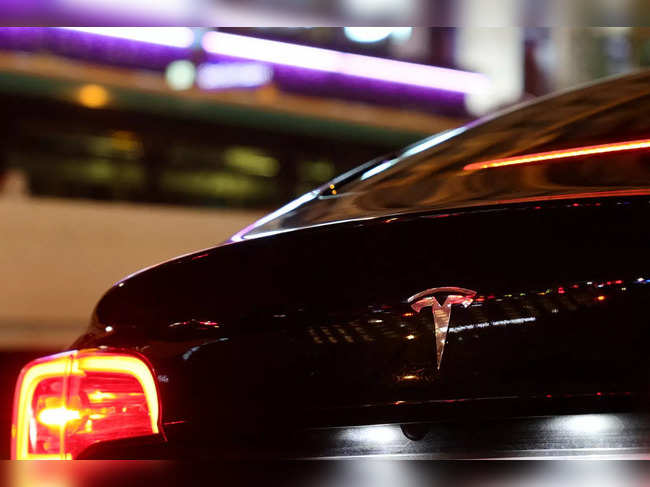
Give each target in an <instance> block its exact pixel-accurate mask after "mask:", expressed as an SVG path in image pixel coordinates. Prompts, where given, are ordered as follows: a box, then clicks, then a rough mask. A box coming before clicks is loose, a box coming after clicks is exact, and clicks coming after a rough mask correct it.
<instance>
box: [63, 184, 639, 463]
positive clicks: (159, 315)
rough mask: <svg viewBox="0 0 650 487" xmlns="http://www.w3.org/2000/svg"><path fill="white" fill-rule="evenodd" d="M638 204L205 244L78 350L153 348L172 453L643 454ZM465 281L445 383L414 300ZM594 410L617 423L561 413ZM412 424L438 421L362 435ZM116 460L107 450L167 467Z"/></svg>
mask: <svg viewBox="0 0 650 487" xmlns="http://www.w3.org/2000/svg"><path fill="white" fill-rule="evenodd" d="M639 193H643V191H640V190H639V191H637V192H636V195H633V196H609V197H601V198H593V197H589V198H584V197H574V198H567V199H550V200H540V201H533V202H527V203H519V204H509V205H501V206H488V207H473V208H469V209H466V210H462V209H459V210H454V211H453V212H430V213H427V212H423V213H418V214H411V215H404V216H398V217H385V218H384V217H382V218H375V219H370V220H365V221H355V222H348V223H340V224H337V225H329V226H323V227H317V228H312V229H305V230H299V231H294V232H289V233H286V234H280V235H276V236H274V237H272V238H259V239H254V240H250V241H246V242H240V243H237V244H232V245H226V246H222V247H218V248H215V249H212V250H207V251H204V252H201V253H197V254H193V255H190V256H186V257H183V258H180V259H177V260H175V261H170V262H168V263H166V264H163V265H161V266H159V267H155V268H153V269H150V270H148V271H146V272H143V273H140V274H137V275H135V276H133V277H131V278H130V279H127V280H125V281H123V282H121V283H119V284H118V285H116V286H114V287H113V288H112V289H111V290H110V291H109V292H108V293H107V295H106V296H105V297H104V298H103V299H102V301H101V302H100V304H99V305H98V307H97V310H96V316H95V319H94V322H93V324H92V325H91V328H90V330H89V333H88V334H87V335H85V336H84V337H82V338H81V339H80V340H79V341H78V342H77V343H76V344H75V347H93V346H97V345H108V346H111V345H115V346H120V347H125V346H128V347H135V348H136V349H137V350H138V351H139V352H141V353H142V354H144V355H146V356H147V358H148V359H149V360H150V361H151V363H152V364H153V367H154V369H155V371H156V373H157V380H158V384H159V388H160V395H161V398H162V415H163V424H164V430H165V432H166V434H167V438H168V441H169V442H168V443H167V445H166V446H165V447H164V448H159V447H158V446H152V447H150V448H152V449H153V451H155V452H156V453H155V455H165V454H167V455H172V456H178V455H191V456H195V455H205V456H211V455H214V454H220V455H226V456H247V455H259V456H267V455H269V454H273V455H279V456H285V455H286V456H297V457H301V456H337V455H356V454H382V453H401V454H405V453H409V454H424V455H429V454H436V455H441V456H445V455H453V454H454V452H455V453H456V455H457V456H458V455H460V456H475V455H477V456H489V455H497V456H509V455H510V454H514V453H513V452H517V451H519V452H520V451H522V450H530V451H531V452H536V451H541V450H544V449H547V450H549V451H554V450H557V449H569V450H570V449H577V450H578V451H587V450H585V449H593V451H601V450H604V451H613V450H611V448H617V449H619V450H617V451H629V452H638V451H644V448H645V447H647V446H649V445H648V443H649V440H648V439H647V438H650V437H649V436H648V435H645V434H644V432H645V431H647V427H648V422H647V420H646V419H643V417H639V416H636V414H637V413H639V412H640V413H643V412H644V411H645V410H647V407H646V396H647V395H648V394H647V393H648V391H650V377H649V372H650V367H649V365H650V363H649V362H650V354H648V343H649V339H650V328H649V325H650V323H649V321H648V313H647V303H648V298H649V297H650V259H649V257H648V249H649V248H650V246H649V244H650V230H648V225H647V223H646V222H647V221H648V215H649V212H650V198H649V197H646V196H642V195H640V194H639ZM450 286H453V287H461V288H465V289H469V290H473V291H476V292H477V295H476V296H475V298H474V299H473V302H472V304H471V305H469V306H468V307H467V308H464V307H463V306H453V307H452V308H451V316H450V321H449V331H448V334H447V340H446V345H445V348H444V355H443V356H442V360H441V363H440V369H438V367H437V356H436V345H435V340H434V329H433V327H434V319H433V314H432V311H431V308H425V309H422V310H421V311H420V312H419V313H417V312H415V311H414V310H413V308H412V307H411V306H410V305H409V303H408V302H407V299H408V298H409V297H410V296H412V295H414V294H416V293H418V292H420V291H422V290H425V289H428V288H435V287H450ZM578 413H590V414H594V415H596V416H594V417H592V419H593V418H595V419H594V421H596V423H597V424H600V423H598V421H601V423H602V421H605V423H602V424H601V426H602V425H603V424H604V425H605V426H607V425H608V424H610V423H611V421H613V423H611V424H614V425H618V426H616V428H615V430H614V431H613V432H612V431H610V432H607V431H605V433H607V434H605V433H603V431H604V430H599V432H598V434H596V435H595V436H593V435H592V436H593V437H592V436H589V434H590V431H591V430H590V428H592V426H593V425H590V424H587V426H586V427H585V428H586V429H585V428H582V429H581V427H580V426H578V427H577V429H576V428H573V430H572V429H571V428H572V427H571V424H569V426H568V427H565V426H566V424H565V423H562V422H561V421H560V420H557V421H560V422H557V421H556V422H553V421H555V420H550V419H549V416H550V417H551V419H552V418H553V417H556V415H559V414H571V415H575V414H578ZM601 413H616V414H617V415H618V416H607V415H603V414H601ZM628 413H634V414H635V415H632V416H631V415H630V414H628ZM540 416H542V417H543V418H542V419H540V418H539V417H540ZM567 417H568V416H567ZM581 417H582V416H581ZM508 418H510V419H508ZM512 418H520V419H517V420H513V419H512ZM526 418H527V419H526ZM544 418H546V419H544ZM582 418H584V417H582ZM598 418H600V420H599V419H598ZM603 418H610V419H609V420H603ZM617 418H618V419H617ZM610 420H611V421H610ZM540 421H541V422H540ZM549 421H550V422H549ZM607 421H610V422H609V423H608V422H607ZM414 422H416V423H426V424H427V426H422V427H417V426H413V425H412V426H411V428H412V429H413V431H414V433H412V434H410V435H409V436H411V437H412V438H413V439H408V437H407V436H405V435H404V434H402V433H401V431H402V430H401V429H400V427H399V426H391V427H383V428H384V429H383V430H381V431H379V432H377V431H375V433H376V435H378V436H377V438H379V439H378V440H377V441H374V440H373V438H374V437H373V436H372V435H373V434H375V433H372V431H373V430H372V429H368V428H361V429H354V428H353V429H350V427H353V426H359V425H386V424H393V425H400V424H405V423H414ZM628 423H629V425H632V426H627V425H628ZM576 424H578V425H580V424H581V423H580V421H578V423H576ZM562 425H564V426H562ZM634 425H636V426H634ZM374 427H375V428H376V426H374ZM406 428H407V429H406V432H407V433H409V431H410V430H409V429H408V427H406ZM625 428H627V429H625ZM606 429H607V428H605V430H606ZM556 430H557V431H560V430H561V434H560V436H557V437H554V436H553V434H551V433H552V432H553V431H556ZM382 431H383V433H382ZM391 431H392V433H391ZM397 431H399V432H400V434H399V435H397V436H396V432H397ZM423 431H424V433H423ZM549 431H550V432H551V433H549ZM557 431H556V432H557ZM572 431H573V432H572ZM591 432H592V433H593V431H591ZM585 434H586V435H587V436H585ZM368 435H370V436H368ZM382 435H383V436H382ZM576 435H577V436H576ZM603 435H604V436H603ZM382 438H383V439H382ZM420 438H422V439H420ZM355 445H356V446H355ZM104 448H106V449H104V450H102V448H99V449H98V450H97V453H96V455H97V456H115V455H116V454H118V455H126V456H150V455H152V454H153V453H152V452H151V450H148V449H145V448H144V447H142V446H141V445H140V446H137V447H136V448H134V449H131V450H130V449H129V448H126V447H125V446H124V445H122V446H120V447H119V449H118V451H119V452H120V453H116V451H115V450H114V449H113V450H111V448H110V446H109V447H104ZM569 450H567V451H569ZM163 451H166V452H167V453H163ZM102 452H103V453H102ZM463 452H464V453H463ZM490 452H491V453H490Z"/></svg>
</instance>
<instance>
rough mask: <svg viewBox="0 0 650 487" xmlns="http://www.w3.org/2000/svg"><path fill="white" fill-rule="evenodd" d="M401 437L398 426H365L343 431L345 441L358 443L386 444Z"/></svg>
mask: <svg viewBox="0 0 650 487" xmlns="http://www.w3.org/2000/svg"><path fill="white" fill-rule="evenodd" d="M401 437H402V431H401V430H400V428H399V426H367V427H359V428H349V429H347V430H345V438H346V439H347V440H351V441H355V442H360V443H374V444H387V443H393V442H395V441H397V440H398V439H400V438H401Z"/></svg>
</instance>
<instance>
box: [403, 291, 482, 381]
mask: <svg viewBox="0 0 650 487" xmlns="http://www.w3.org/2000/svg"><path fill="white" fill-rule="evenodd" d="M434 294H446V295H447V297H446V299H445V302H444V303H443V304H442V305H440V303H439V302H438V300H437V299H436V298H435V296H434ZM474 296H476V291H472V290H470V289H463V288H462V287H434V288H431V289H426V290H424V291H422V292H420V293H417V294H415V295H413V296H411V297H410V298H409V299H408V303H409V304H410V305H411V308H413V311H415V312H416V313H419V312H420V310H421V309H422V308H427V307H431V311H432V312H433V329H434V335H435V338H436V364H437V367H438V370H440V362H441V361H442V353H443V352H444V350H445V343H446V342H447V330H448V329H449V318H450V317H451V307H452V306H453V305H454V304H462V305H463V306H464V307H465V308H467V307H468V306H469V305H470V304H472V301H474Z"/></svg>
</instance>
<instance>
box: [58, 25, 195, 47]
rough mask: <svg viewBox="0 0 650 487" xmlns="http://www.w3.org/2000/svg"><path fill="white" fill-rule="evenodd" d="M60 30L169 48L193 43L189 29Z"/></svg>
mask: <svg viewBox="0 0 650 487" xmlns="http://www.w3.org/2000/svg"><path fill="white" fill-rule="evenodd" d="M60 29H66V30H74V31H77V32H83V33H85V34H91V35H100V36H104V37H114V38H117V39H127V40H130V41H136V42H146V43H148V44H157V45H160V46H169V47H182V48H187V47H190V46H191V45H192V44H193V43H194V33H193V32H192V29H190V28H189V27H60Z"/></svg>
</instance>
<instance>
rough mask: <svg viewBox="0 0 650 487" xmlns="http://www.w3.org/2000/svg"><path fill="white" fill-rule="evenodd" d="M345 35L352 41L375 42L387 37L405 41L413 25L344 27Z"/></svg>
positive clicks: (409, 35)
mask: <svg viewBox="0 0 650 487" xmlns="http://www.w3.org/2000/svg"><path fill="white" fill-rule="evenodd" d="M343 32H344V33H345V36H346V37H347V38H348V39H350V40H351V41H353V42H361V43H370V44H371V43H375V42H380V41H383V40H385V39H388V38H389V37H390V38H392V39H394V40H395V41H397V42H406V41H407V40H408V39H409V38H410V37H411V34H412V32H413V27H344V28H343Z"/></svg>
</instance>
